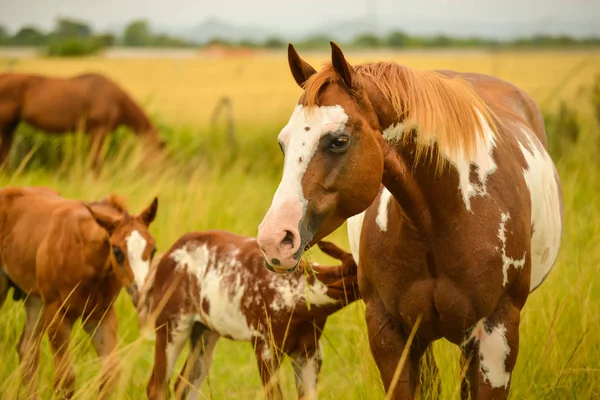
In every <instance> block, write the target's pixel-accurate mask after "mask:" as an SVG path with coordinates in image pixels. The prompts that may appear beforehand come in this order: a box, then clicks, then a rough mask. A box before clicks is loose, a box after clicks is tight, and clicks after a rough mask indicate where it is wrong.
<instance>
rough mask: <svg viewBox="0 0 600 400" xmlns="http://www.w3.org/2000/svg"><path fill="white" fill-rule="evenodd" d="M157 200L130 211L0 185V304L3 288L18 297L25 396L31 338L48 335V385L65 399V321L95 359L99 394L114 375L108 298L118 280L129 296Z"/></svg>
mask: <svg viewBox="0 0 600 400" xmlns="http://www.w3.org/2000/svg"><path fill="white" fill-rule="evenodd" d="M157 206H158V203H157V200H156V199H155V200H154V201H153V202H152V204H151V205H150V206H149V207H148V208H147V209H146V210H144V211H143V212H142V213H141V214H140V215H139V216H130V215H129V214H128V213H127V211H126V209H125V207H124V206H123V204H122V203H121V202H120V201H119V200H117V199H116V198H114V197H109V198H108V199H106V200H103V201H100V202H94V203H87V204H86V203H82V202H79V201H74V200H68V199H64V198H62V197H60V196H59V195H58V193H56V192H54V191H52V190H50V189H44V188H37V187H31V188H4V189H2V190H0V288H2V289H3V290H2V291H1V292H0V304H1V303H2V302H3V301H4V299H5V297H6V295H7V291H8V287H9V286H13V287H14V288H15V293H14V294H13V296H14V297H16V298H23V299H24V300H25V311H26V317H25V327H24V328H23V333H22V334H21V339H20V341H19V345H18V347H17V350H18V353H19V357H20V362H21V375H22V380H23V382H24V384H25V386H26V392H27V393H26V398H27V399H29V398H30V397H31V396H36V393H37V371H38V363H39V344H40V340H41V337H42V335H43V334H44V332H47V333H48V338H49V340H50V347H51V349H52V352H53V354H54V362H55V367H56V370H55V374H54V387H55V390H56V391H57V392H60V393H61V394H62V395H63V396H64V397H67V398H69V397H71V396H72V395H73V391H74V388H75V386H74V385H75V376H74V374H73V370H72V368H71V362H70V359H69V358H70V357H69V350H68V346H69V336H70V333H71V327H72V326H73V323H74V322H75V321H76V320H77V319H78V318H81V320H82V323H83V328H84V329H85V330H86V332H88V333H89V335H90V336H91V339H92V343H93V345H94V348H95V349H96V352H97V353H98V356H100V358H101V363H102V369H101V373H102V381H101V387H100V392H101V393H104V394H107V393H108V392H109V391H110V390H111V387H112V386H113V385H114V384H115V383H116V382H115V381H116V380H115V379H114V378H117V377H118V360H117V358H116V355H115V354H114V351H115V349H116V346H117V316H116V314H115V310H114V308H113V302H114V300H115V299H116V297H117V295H118V294H119V292H120V291H121V288H122V287H123V286H125V287H127V288H128V291H129V292H130V294H131V295H132V298H133V300H134V302H135V299H136V296H137V286H140V285H141V284H142V283H143V282H144V279H145V276H146V274H147V273H148V267H149V264H150V260H151V258H152V255H153V252H154V249H155V245H154V239H153V238H152V236H150V233H148V225H149V224H150V223H151V222H152V221H153V220H154V217H155V215H156V210H157Z"/></svg>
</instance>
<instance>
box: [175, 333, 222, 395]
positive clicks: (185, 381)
mask: <svg viewBox="0 0 600 400" xmlns="http://www.w3.org/2000/svg"><path fill="white" fill-rule="evenodd" d="M219 338H220V336H219V335H218V334H217V333H214V332H212V331H210V330H209V329H208V328H207V327H205V326H204V325H202V324H199V323H196V324H194V327H193V328H192V334H191V337H190V352H189V354H188V357H187V360H186V362H185V365H184V366H183V369H182V370H181V374H180V375H179V377H178V378H177V382H176V383H175V398H176V399H189V400H191V399H198V398H199V392H200V387H201V386H202V383H203V382H204V380H205V379H206V377H207V376H208V373H209V371H210V366H211V364H212V360H213V352H214V350H215V346H216V345H217V342H218V341H219Z"/></svg>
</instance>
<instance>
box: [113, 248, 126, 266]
mask: <svg viewBox="0 0 600 400" xmlns="http://www.w3.org/2000/svg"><path fill="white" fill-rule="evenodd" d="M113 255H114V256H115V260H116V261H117V263H118V264H119V265H122V264H123V261H125V254H124V253H123V250H121V249H120V248H119V247H116V246H115V247H113Z"/></svg>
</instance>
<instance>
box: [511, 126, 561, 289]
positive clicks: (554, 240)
mask: <svg viewBox="0 0 600 400" xmlns="http://www.w3.org/2000/svg"><path fill="white" fill-rule="evenodd" d="M526 137H527V140H528V142H529V143H527V147H526V146H524V144H523V143H519V146H520V148H521V151H522V152H523V155H524V157H525V160H526V162H527V168H524V169H523V176H524V178H525V182H526V183H527V187H528V189H529V193H530V198H531V224H532V235H531V281H530V291H532V290H534V289H535V288H536V287H538V286H539V285H540V284H541V283H542V282H543V280H544V279H545V278H546V276H547V275H548V273H549V272H550V270H551V269H552V266H553V265H554V262H555V261H556V258H557V256H558V250H559V248H560V241H561V236H562V193H561V189H560V184H559V179H558V172H557V171H556V167H555V166H554V163H553V162H552V159H551V158H550V156H549V155H548V152H547V151H546V149H545V148H544V147H543V146H542V144H541V143H540V142H539V140H538V139H537V137H535V136H534V135H533V134H532V133H529V132H528V134H527V135H526Z"/></svg>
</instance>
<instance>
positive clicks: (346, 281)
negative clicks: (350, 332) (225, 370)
mask: <svg viewBox="0 0 600 400" xmlns="http://www.w3.org/2000/svg"><path fill="white" fill-rule="evenodd" d="M319 247H320V248H321V250H323V251H324V252H325V253H327V254H329V255H330V256H332V257H334V258H336V259H338V260H341V261H342V265H341V266H337V267H321V266H318V265H316V264H313V265H311V266H310V267H309V266H308V265H307V264H306V263H302V268H301V270H300V271H298V272H296V273H294V274H290V275H276V274H273V273H271V272H269V271H267V270H266V269H265V268H264V259H263V256H262V254H261V252H260V250H259V248H258V245H257V244H256V240H255V239H252V238H247V237H243V236H238V235H234V234H232V233H228V232H222V231H208V232H199V233H188V234H186V235H184V236H183V237H182V238H180V239H179V240H178V241H177V242H176V243H175V244H174V245H173V247H172V248H171V249H170V250H169V251H168V252H167V253H166V254H165V255H164V256H162V257H161V259H160V261H158V258H157V260H156V261H155V265H156V267H154V266H153V267H152V269H151V272H150V274H149V275H148V280H147V282H146V283H145V284H144V288H143V289H142V292H141V297H140V302H139V304H138V311H139V313H140V326H144V325H146V326H148V327H149V328H152V329H154V328H156V347H155V356H154V357H155V358H154V369H153V371H152V377H151V378H150V382H149V383H148V397H149V398H150V399H165V398H167V397H168V395H169V387H168V385H169V380H170V378H171V375H172V373H173V368H174V365H175V362H176V360H177V356H178V355H179V353H180V352H181V350H182V348H183V346H184V344H185V342H186V341H187V340H189V341H190V344H191V350H190V353H189V355H188V357H187V361H186V365H185V366H184V368H183V371H182V372H181V377H179V378H178V379H177V383H176V384H175V395H176V398H197V395H198V390H199V389H200V386H201V385H202V382H203V381H204V379H206V377H207V376H208V372H209V369H210V365H211V362H212V354H213V351H214V348H215V345H216V344H217V341H218V340H219V338H220V337H226V338H228V339H232V340H239V341H250V342H252V345H253V346H254V351H255V354H256V359H257V361H258V367H259V373H260V377H261V380H262V383H263V387H264V389H265V392H266V395H267V397H268V398H281V389H280V387H279V385H278V383H277V371H278V369H279V363H280V359H281V356H282V355H283V354H286V355H288V356H290V357H291V358H292V360H293V366H294V371H295V373H296V387H297V390H298V397H299V398H311V399H314V398H316V397H317V387H316V386H317V375H318V373H319V369H320V366H321V351H320V347H319V338H320V336H321V333H322V331H323V327H324V326H325V321H326V320H327V317H328V316H329V315H331V314H332V313H334V312H336V311H338V310H339V309H341V308H342V307H344V306H345V305H347V304H349V303H350V302H353V301H354V300H356V299H357V298H358V288H357V278H356V264H355V262H354V259H353V258H352V255H351V254H349V253H346V252H344V251H343V250H341V249H339V248H338V247H337V246H335V245H333V244H331V243H327V242H320V243H319ZM150 316H151V317H150ZM188 382H189V383H188Z"/></svg>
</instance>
